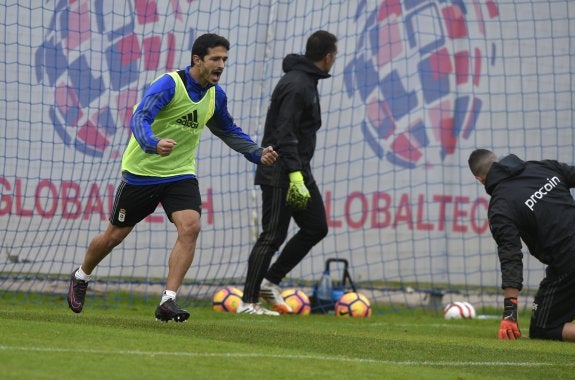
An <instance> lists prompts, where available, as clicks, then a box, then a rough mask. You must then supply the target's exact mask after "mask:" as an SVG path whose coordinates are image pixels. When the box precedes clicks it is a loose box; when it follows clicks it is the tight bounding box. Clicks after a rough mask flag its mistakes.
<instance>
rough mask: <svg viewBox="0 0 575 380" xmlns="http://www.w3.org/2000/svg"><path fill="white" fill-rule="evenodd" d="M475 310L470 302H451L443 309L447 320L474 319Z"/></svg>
mask: <svg viewBox="0 0 575 380" xmlns="http://www.w3.org/2000/svg"><path fill="white" fill-rule="evenodd" d="M475 315H476V314H475V308H474V307H473V305H471V304H470V303H469V302H459V301H457V302H451V303H449V304H447V305H446V306H445V308H444V309H443V316H444V317H445V319H473V318H475Z"/></svg>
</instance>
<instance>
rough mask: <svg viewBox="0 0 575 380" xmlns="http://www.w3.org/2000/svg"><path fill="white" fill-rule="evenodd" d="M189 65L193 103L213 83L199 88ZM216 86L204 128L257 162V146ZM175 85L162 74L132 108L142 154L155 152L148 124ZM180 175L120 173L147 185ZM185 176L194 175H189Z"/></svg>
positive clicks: (188, 87)
mask: <svg viewBox="0 0 575 380" xmlns="http://www.w3.org/2000/svg"><path fill="white" fill-rule="evenodd" d="M189 70H190V66H187V67H186V68H185V76H186V90H187V92H188V95H189V96H190V99H192V100H193V101H194V102H197V101H199V100H200V99H201V98H203V97H204V96H205V95H206V92H207V90H208V89H209V88H210V87H212V86H214V85H209V86H207V87H202V86H200V84H199V83H198V82H196V81H195V80H194V79H193V78H192V77H191V75H190V74H189ZM215 86H216V99H215V103H216V104H215V110H214V115H213V116H212V118H211V119H210V120H209V121H208V122H207V124H206V126H207V127H208V129H209V130H210V131H211V132H212V133H213V134H214V135H216V136H217V137H219V138H220V139H221V140H222V141H223V142H224V143H225V144H226V145H228V146H229V147H230V148H232V149H233V150H235V151H237V152H239V153H242V154H243V155H244V157H245V158H246V159H248V160H249V161H250V162H253V163H254V164H259V163H260V160H261V155H262V148H260V147H259V146H258V145H257V144H256V143H255V142H254V141H253V140H252V139H251V138H250V136H248V135H247V134H246V133H244V132H243V131H242V129H241V128H240V127H238V126H237V125H236V124H235V122H234V119H233V118H232V116H231V115H230V113H229V112H228V107H227V103H228V100H227V95H226V93H225V92H224V90H223V89H222V88H221V87H220V86H219V85H217V84H216V85H215ZM175 89H176V84H175V82H174V80H173V79H172V77H171V76H169V75H167V74H166V75H162V76H161V77H160V78H158V79H157V80H156V81H154V82H153V83H152V84H151V85H150V87H149V88H148V89H147V90H146V92H145V94H144V97H143V98H142V101H141V102H140V103H139V104H138V106H137V107H136V110H135V111H134V114H133V115H132V118H131V120H130V129H131V131H132V133H133V135H134V138H135V139H136V141H138V143H139V144H140V146H141V147H142V149H143V150H144V151H145V152H146V153H150V154H157V151H156V148H157V145H158V142H159V141H160V139H159V138H158V137H157V136H155V135H154V133H153V131H152V123H153V122H154V119H155V118H156V115H157V114H158V113H159V112H160V111H161V110H162V109H163V108H164V107H165V106H166V105H167V104H168V103H170V101H171V100H172V98H173V97H174V93H175ZM182 178H184V177H181V176H180V177H178V178H170V179H163V180H159V179H150V178H142V177H139V176H135V175H132V174H130V173H124V179H125V180H126V181H127V182H128V183H133V184H151V183H160V182H165V181H166V180H179V179H182ZM185 178H194V176H193V175H191V176H185Z"/></svg>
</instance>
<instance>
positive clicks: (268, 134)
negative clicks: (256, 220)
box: [255, 54, 330, 188]
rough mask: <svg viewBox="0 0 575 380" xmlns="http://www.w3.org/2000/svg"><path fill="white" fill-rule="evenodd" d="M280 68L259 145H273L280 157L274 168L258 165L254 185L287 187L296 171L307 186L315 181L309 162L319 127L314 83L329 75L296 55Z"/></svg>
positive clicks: (291, 55) (286, 60) (317, 98)
mask: <svg viewBox="0 0 575 380" xmlns="http://www.w3.org/2000/svg"><path fill="white" fill-rule="evenodd" d="M282 66H283V71H284V72H285V74H284V76H283V77H282V78H281V79H280V80H279V82H278V84H277V85H276V87H275V89H274V91H273V93H272V98H271V103H270V106H269V109H268V113H267V117H266V123H265V128H264V136H263V138H262V146H264V147H265V146H269V145H272V146H273V147H274V149H276V150H277V151H278V153H279V158H278V161H277V162H276V163H275V165H272V166H264V165H258V168H257V171H256V178H255V184H256V185H271V186H274V187H285V188H287V187H288V186H289V173H290V172H293V171H297V170H300V171H301V172H302V174H303V177H304V181H305V183H306V184H311V183H314V182H315V180H314V178H313V175H312V172H311V165H310V162H311V159H312V158H313V154H314V152H315V145H316V134H317V131H318V130H319V128H320V127H321V109H320V103H319V94H318V90H317V84H318V80H319V79H324V78H329V77H330V75H329V74H327V73H325V72H323V71H321V70H319V69H318V68H317V67H316V66H315V65H314V64H313V62H311V61H310V60H309V59H307V58H306V57H305V56H303V55H298V54H288V55H287V56H286V57H285V58H284V60H283V64H282Z"/></svg>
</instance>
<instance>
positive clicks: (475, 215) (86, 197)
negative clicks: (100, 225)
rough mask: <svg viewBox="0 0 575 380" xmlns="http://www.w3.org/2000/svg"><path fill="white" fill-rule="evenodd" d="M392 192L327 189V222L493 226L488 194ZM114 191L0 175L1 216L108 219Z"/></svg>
mask: <svg viewBox="0 0 575 380" xmlns="http://www.w3.org/2000/svg"><path fill="white" fill-rule="evenodd" d="M25 181H28V182H25ZM84 186H86V188H84ZM25 190H26V191H28V193H30V194H33V197H34V201H33V202H31V201H29V200H27V199H28V198H27V196H26V191H25ZM394 194H395V193H393V192H384V191H376V192H373V193H364V192H361V191H352V192H350V193H349V194H348V195H347V196H345V197H344V199H342V198H341V197H339V198H337V199H338V201H337V202H336V198H335V197H334V193H333V192H332V191H326V193H325V210H326V217H327V221H328V226H329V227H330V228H334V229H340V228H344V229H345V228H347V229H361V228H370V229H378V230H383V229H387V228H394V229H409V230H416V231H436V232H441V231H445V230H446V229H449V232H453V233H463V234H464V233H474V234H478V235H481V234H485V233H488V231H489V223H488V221H487V218H486V214H487V208H488V205H489V201H488V199H486V198H481V197H479V198H476V199H472V198H470V197H469V196H464V195H452V194H425V193H419V194H411V193H409V192H405V193H401V194H397V195H394ZM114 195H115V187H114V186H113V185H112V184H105V185H99V184H98V183H89V184H87V185H86V184H85V183H82V182H76V181H60V182H57V181H53V180H51V179H41V180H39V181H38V182H37V183H35V184H33V183H29V180H28V179H22V178H15V179H13V180H10V179H8V178H5V177H2V176H0V217H2V216H5V215H17V216H20V217H39V218H44V219H52V218H56V217H61V218H62V219H79V218H82V219H83V220H88V219H90V218H92V217H97V218H98V219H99V220H100V221H106V220H107V219H108V216H109V215H110V213H111V211H112V208H113V207H114ZM30 196H32V195H30ZM202 198H203V199H202V220H203V222H204V223H206V224H208V225H212V224H214V215H215V210H214V199H213V193H212V189H206V192H205V195H203V196H202ZM448 220H449V221H450V223H449V224H448V223H447V221H448ZM145 222H146V223H159V224H162V223H167V222H168V219H167V218H166V216H165V214H163V213H157V214H152V215H150V216H148V217H147V218H146V219H145Z"/></svg>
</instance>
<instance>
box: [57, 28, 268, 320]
mask: <svg viewBox="0 0 575 380" xmlns="http://www.w3.org/2000/svg"><path fill="white" fill-rule="evenodd" d="M229 48H230V44H229V42H228V40H227V39H225V38H224V37H221V36H218V35H216V34H204V35H201V36H199V37H198V38H197V39H196V40H195V42H194V45H193V47H192V62H191V65H190V66H188V67H186V69H185V70H180V71H175V72H171V73H167V74H164V75H162V76H161V77H159V78H158V79H156V80H155V81H154V82H153V83H152V84H151V85H150V87H149V88H148V90H147V91H146V93H145V94H144V97H143V99H142V101H141V102H140V103H139V104H138V105H137V107H136V109H135V111H134V114H133V116H132V119H131V121H130V128H131V130H132V136H131V138H130V141H129V143H128V147H127V148H126V151H125V152H124V155H123V158H122V181H121V183H120V185H119V187H118V189H117V192H116V196H115V200H114V206H113V209H112V215H111V216H110V222H109V224H108V227H107V228H106V230H105V231H104V232H103V233H102V234H100V235H98V236H96V237H94V238H93V239H92V241H91V242H90V244H89V246H88V249H87V251H86V254H85V256H84V260H83V262H82V265H81V266H80V267H79V268H78V269H77V270H74V272H73V273H72V275H71V276H70V285H69V291H68V305H69V307H70V309H72V311H74V312H75V313H80V312H81V311H82V308H83V306H84V300H85V296H86V290H87V288H88V282H89V281H90V280H91V273H92V271H93V270H94V269H95V268H96V266H97V265H98V264H99V263H100V262H101V261H102V260H103V259H104V258H105V257H106V256H107V255H108V254H109V253H110V252H111V251H112V249H113V248H114V247H116V246H117V245H118V244H120V243H121V242H122V241H123V240H124V239H125V238H126V236H128V234H129V233H130V232H131V231H132V229H133V228H134V226H135V225H136V224H138V223H139V222H140V221H142V220H143V219H144V218H145V217H146V216H148V215H150V214H151V213H153V212H154V210H155V209H156V207H157V206H158V204H160V203H161V204H162V207H163V208H164V211H165V212H166V214H167V216H168V218H169V219H170V221H171V222H172V223H174V225H175V226H176V229H177V232H178V238H177V240H176V243H175V245H174V247H173V249H172V252H171V254H170V258H169V263H168V267H169V268H168V276H167V279H166V288H165V290H164V292H163V294H162V299H161V301H160V304H159V305H158V307H157V309H156V312H155V316H156V318H157V319H159V320H161V321H165V322H167V321H169V320H173V321H175V322H184V321H186V320H187V319H188V318H189V316H190V313H189V312H188V311H186V310H183V309H182V308H181V307H180V306H179V305H178V304H177V303H176V293H177V291H178V289H179V288H180V286H181V285H182V282H183V280H184V276H185V275H186V273H187V271H188V269H189V268H190V266H191V264H192V261H193V259H194V253H195V248H196V241H197V238H198V234H199V232H200V227H201V223H200V215H201V204H202V200H201V196H200V191H199V187H198V180H197V177H196V152H197V148H198V143H199V141H200V136H201V133H202V131H203V129H204V127H205V126H207V127H208V128H209V129H210V131H211V132H212V133H213V134H215V135H216V136H217V137H219V138H220V139H222V140H223V141H224V142H225V143H226V144H227V145H228V146H229V147H230V148H232V149H233V150H235V151H237V152H239V153H242V154H243V155H244V156H245V157H246V158H247V159H248V160H249V161H250V162H253V163H255V164H262V165H272V164H273V163H274V162H275V161H276V159H277V153H276V152H275V151H274V150H273V148H272V147H271V146H269V147H266V148H260V147H259V146H258V145H257V144H256V143H255V142H254V141H253V140H252V139H251V138H250V137H249V136H248V135H247V134H245V133H244V132H242V130H241V129H240V128H239V127H238V126H237V125H236V124H235V123H234V121H233V119H232V117H231V116H230V114H229V113H228V109H227V95H226V93H225V92H224V90H223V89H222V88H221V87H220V86H219V85H218V81H219V80H220V77H221V75H222V73H223V71H224V66H225V63H226V61H227V59H228V50H229Z"/></svg>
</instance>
